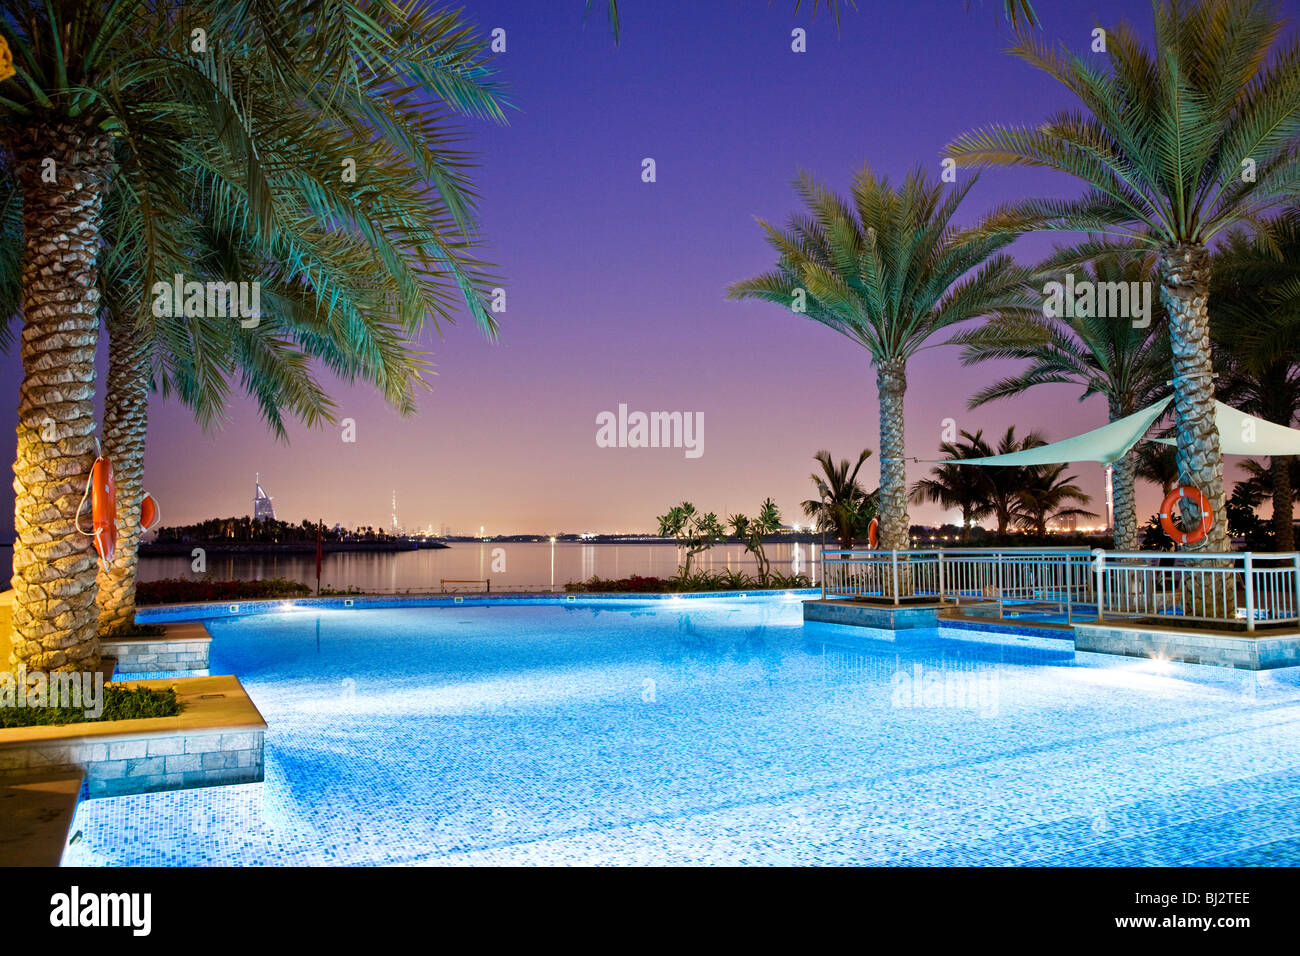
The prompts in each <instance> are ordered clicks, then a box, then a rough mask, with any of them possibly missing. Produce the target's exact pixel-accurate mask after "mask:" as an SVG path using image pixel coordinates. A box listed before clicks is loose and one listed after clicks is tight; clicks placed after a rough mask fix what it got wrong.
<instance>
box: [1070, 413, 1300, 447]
mask: <svg viewBox="0 0 1300 956" xmlns="http://www.w3.org/2000/svg"><path fill="white" fill-rule="evenodd" d="M1214 423H1215V424H1216V425H1218V426H1219V450H1220V451H1221V452H1223V454H1225V455H1269V456H1272V455H1300V430H1297V429H1295V428H1287V427H1286V426H1285V425H1278V424H1276V423H1274V422H1267V421H1265V420H1264V419H1262V418H1256V417H1255V416H1254V415H1247V414H1246V413H1245V412H1242V411H1238V410H1237V409H1235V408H1233V407H1232V406H1231V405H1225V404H1223V402H1215V403H1214ZM1116 424H1118V422H1116ZM1089 434H1091V433H1089ZM1079 437H1083V436H1079ZM1152 441H1157V442H1159V443H1160V444H1162V445H1176V444H1178V442H1177V440H1176V439H1173V438H1154V439H1152ZM1062 444H1064V443H1063V442H1062Z"/></svg>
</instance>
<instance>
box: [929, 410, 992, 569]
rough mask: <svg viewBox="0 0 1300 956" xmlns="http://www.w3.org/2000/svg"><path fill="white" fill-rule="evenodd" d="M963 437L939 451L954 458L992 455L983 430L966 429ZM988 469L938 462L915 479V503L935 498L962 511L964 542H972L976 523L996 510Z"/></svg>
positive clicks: (947, 506)
mask: <svg viewBox="0 0 1300 956" xmlns="http://www.w3.org/2000/svg"><path fill="white" fill-rule="evenodd" d="M961 439H962V440H961V441H956V442H944V443H943V444H941V445H940V446H939V450H940V451H941V452H943V454H944V456H945V457H946V458H949V459H951V460H953V461H959V460H960V459H962V458H979V457H983V456H984V455H986V454H992V451H991V450H990V449H989V448H988V447H987V445H985V444H984V439H983V437H982V433H979V432H977V433H975V434H973V435H972V434H971V433H970V432H967V431H963V432H962V433H961ZM988 470H989V469H986V468H981V467H979V466H978V465H935V466H934V467H933V468H931V469H930V477H928V478H921V479H918V480H917V481H915V482H913V484H912V491H911V500H912V503H913V504H917V505H919V504H922V503H924V502H927V501H931V502H934V503H935V504H938V505H942V506H943V507H944V508H948V509H956V510H958V511H960V512H961V523H962V541H964V542H967V543H969V542H970V535H971V528H972V527H974V525H975V522H976V521H979V520H980V519H981V518H987V517H988V516H989V515H991V514H993V512H994V508H993V505H992V504H991V503H990V502H989V478H988V474H987V472H988Z"/></svg>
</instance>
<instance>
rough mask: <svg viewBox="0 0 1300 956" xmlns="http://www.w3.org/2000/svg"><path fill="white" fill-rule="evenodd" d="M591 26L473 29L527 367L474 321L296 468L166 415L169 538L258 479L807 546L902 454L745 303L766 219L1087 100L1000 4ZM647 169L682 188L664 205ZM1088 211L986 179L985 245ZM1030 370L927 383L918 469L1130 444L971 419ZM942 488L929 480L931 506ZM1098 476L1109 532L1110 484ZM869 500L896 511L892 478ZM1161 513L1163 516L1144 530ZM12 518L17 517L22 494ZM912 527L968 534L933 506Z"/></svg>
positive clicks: (1072, 188) (770, 312) (456, 526)
mask: <svg viewBox="0 0 1300 956" xmlns="http://www.w3.org/2000/svg"><path fill="white" fill-rule="evenodd" d="M582 6H583V4H582V2H581V0H553V2H549V3H545V4H542V3H523V2H519V0H514V2H505V0H498V2H493V0H476V2H472V3H470V4H468V7H469V10H470V16H471V17H472V18H473V19H474V20H475V22H476V23H477V24H478V25H479V27H480V28H481V29H482V30H484V31H485V32H486V31H488V30H490V29H492V28H494V27H498V26H500V27H504V28H505V29H506V31H507V43H508V51H507V53H506V54H505V55H503V56H501V57H499V60H498V62H499V66H500V69H501V73H502V76H503V78H504V79H505V81H506V82H508V83H509V84H510V86H511V90H512V97H513V99H514V102H515V103H516V105H517V106H518V107H519V109H518V110H516V111H513V112H511V114H510V123H509V126H507V127H495V126H491V125H488V124H479V123H476V122H470V123H467V124H466V126H467V130H468V132H469V136H470V139H471V142H472V144H473V147H474V149H475V150H476V151H478V152H479V154H480V155H481V168H480V169H479V170H477V171H476V172H475V174H474V180H475V182H476V184H477V186H478V188H479V191H480V193H481V195H482V196H483V202H482V207H481V211H482V218H483V230H484V233H485V235H486V237H487V239H488V241H489V244H490V247H489V249H488V251H487V253H486V255H487V256H488V258H490V259H492V260H493V261H495V262H497V263H499V264H500V272H501V273H502V274H503V276H504V277H505V282H504V285H505V288H506V289H507V294H508V311H507V312H506V313H505V314H504V315H503V316H501V317H500V318H501V320H502V328H503V334H502V338H501V341H500V342H499V343H498V344H495V345H489V344H487V343H485V342H483V341H482V340H481V338H480V337H479V336H478V334H477V333H476V332H475V331H474V329H473V327H472V325H471V324H470V323H468V322H467V321H464V322H462V323H461V324H460V325H458V326H457V327H455V328H452V329H449V330H448V331H447V334H446V336H445V339H443V340H442V341H431V342H430V348H431V350H432V352H433V354H434V361H435V362H436V365H437V369H438V373H439V374H438V375H437V377H436V378H434V379H433V388H432V390H431V391H429V392H426V393H424V394H423V395H422V396H421V398H420V411H419V413H418V414H417V415H416V416H414V417H411V418H408V419H400V418H399V417H398V416H397V415H396V414H394V413H393V412H392V411H390V410H389V409H387V408H386V406H385V405H384V404H383V402H382V401H381V400H379V399H378V398H376V397H374V396H373V395H372V394H370V393H369V392H368V390H366V389H365V388H360V387H357V388H349V387H343V386H338V387H336V388H334V390H333V395H334V397H335V398H336V399H337V401H338V403H339V414H340V416H341V417H343V416H346V417H351V418H353V419H355V420H356V423H357V441H356V443H355V444H345V443H344V442H342V441H341V439H340V432H339V430H338V429H325V430H316V431H308V430H306V429H303V428H297V427H295V428H294V429H293V431H292V440H291V443H290V444H288V445H285V444H283V443H277V442H275V441H274V440H273V439H272V438H271V436H270V435H269V434H268V433H267V432H266V430H265V429H264V428H263V427H262V425H261V424H260V422H259V421H258V418H257V415H256V412H255V410H254V409H253V407H252V406H251V404H250V403H247V402H239V403H237V404H236V405H235V406H234V407H233V408H232V410H231V415H230V420H229V421H228V422H227V423H226V425H225V427H224V428H223V429H222V430H221V431H218V432H215V433H211V434H204V433H203V432H202V431H201V430H200V429H199V428H198V427H197V426H196V425H195V424H194V423H193V422H192V420H191V419H190V417H189V415H188V413H187V412H186V411H185V410H184V409H182V408H180V407H179V406H177V405H175V404H174V403H164V402H162V401H161V400H155V401H154V403H153V406H152V409H151V416H152V421H151V425H150V430H149V451H148V457H147V461H146V487H147V488H148V489H149V490H150V491H152V492H153V493H154V494H155V495H156V496H157V497H158V499H159V500H160V501H161V503H162V512H163V516H164V521H165V522H166V523H178V522H186V521H191V520H196V519H201V518H205V517H212V516H225V515H230V514H246V513H249V512H250V511H251V502H250V499H251V496H252V490H253V475H254V472H260V473H261V476H262V481H263V484H264V485H265V486H266V487H267V489H268V491H269V492H270V493H271V494H272V495H273V496H274V497H275V503H276V508H277V511H278V512H279V515H280V516H281V517H282V518H287V519H290V520H295V521H296V520H299V519H302V518H311V519H315V518H318V517H319V518H324V519H326V520H327V521H330V522H333V521H341V522H343V523H344V524H347V525H356V524H375V525H381V524H387V523H388V519H389V510H390V508H389V499H390V495H391V493H392V492H393V491H394V490H396V492H397V496H398V511H399V519H400V520H401V521H402V523H403V524H405V525H406V526H408V527H420V528H423V527H424V526H425V525H427V524H430V523H432V524H433V525H435V527H441V526H442V525H444V524H446V525H450V526H451V528H452V530H453V531H455V532H471V531H474V532H477V530H478V528H479V527H480V526H484V527H485V528H486V530H487V532H488V533H489V534H491V533H502V532H538V533H549V532H557V531H622V530H642V529H648V528H650V527H652V525H653V519H654V516H655V515H656V514H658V513H660V512H662V511H663V510H665V509H666V508H667V507H668V506H669V505H671V504H673V503H675V502H677V501H680V500H682V499H690V500H692V501H694V502H695V503H696V504H697V505H699V506H700V507H702V508H703V509H705V510H716V511H718V512H720V513H721V512H726V511H736V510H740V511H746V512H749V513H752V512H753V511H754V510H755V509H756V508H757V505H758V504H759V502H760V501H761V500H762V499H763V498H764V497H766V496H769V495H770V496H772V497H773V498H775V499H776V501H777V503H778V505H779V506H780V507H781V509H782V512H783V514H784V515H785V517H786V518H787V520H790V519H792V518H794V519H795V520H801V518H802V516H801V515H798V510H797V508H798V503H799V502H800V501H802V500H803V499H804V498H806V497H809V494H810V490H811V486H810V484H809V482H808V478H807V476H808V473H809V471H810V470H811V468H812V465H813V462H812V455H813V453H814V452H815V451H817V450H818V449H819V448H828V449H830V450H831V452H832V453H833V454H834V455H835V456H836V457H837V458H839V457H848V456H850V455H856V453H857V451H859V450H860V449H861V448H863V447H864V446H865V447H868V448H871V449H872V450H873V451H876V450H877V449H878V426H877V405H876V394H875V376H874V373H873V371H872V369H871V367H870V365H869V363H868V358H867V355H866V353H865V352H864V351H863V350H862V349H861V348H859V347H858V346H856V345H854V344H853V343H851V342H850V341H849V340H847V339H844V338H842V337H840V336H838V335H837V334H835V333H834V332H832V331H831V330H829V329H826V328H824V327H822V326H820V325H817V324H816V323H813V322H810V321H807V320H805V319H800V318H799V317H797V316H794V315H792V314H789V313H785V312H782V311H781V310H779V309H777V308H776V307H775V306H770V305H763V304H761V303H757V302H746V303H735V302H730V301H727V300H725V299H724V290H725V288H726V286H727V285H728V284H729V283H731V282H733V281H735V280H737V279H741V278H745V277H748V276H751V275H754V274H756V273H758V272H760V271H763V270H765V269H767V268H769V267H770V266H771V265H772V263H773V254H772V252H771V251H770V250H769V248H768V247H767V246H766V244H765V243H764V242H763V240H762V237H761V234H760V231H759V229H758V227H757V225H756V224H755V222H754V217H755V216H756V215H761V216H763V217H765V218H769V219H773V220H777V221H783V220H784V219H785V218H786V216H787V215H788V214H789V213H791V212H792V211H794V210H796V209H797V208H798V206H797V200H796V198H795V197H794V195H793V193H792V191H791V190H790V181H791V179H792V178H793V177H794V175H795V174H796V172H797V171H798V170H799V169H800V168H806V169H808V170H811V171H813V172H814V173H816V174H818V175H819V176H821V177H823V178H824V179H825V180H826V181H828V182H829V183H830V184H831V185H832V186H833V187H835V188H836V189H840V190H843V189H845V188H846V187H847V184H848V181H849V177H850V174H851V172H852V171H854V170H855V169H857V168H859V167H860V166H861V165H862V164H863V163H864V162H867V163H870V164H871V165H872V167H873V168H875V169H876V170H878V171H880V172H884V173H887V174H888V175H890V177H891V178H895V179H898V178H901V177H902V176H903V175H904V174H905V172H906V171H907V170H908V169H909V168H910V167H912V166H914V165H915V164H917V163H921V164H924V165H926V166H927V167H929V168H930V169H932V170H937V169H938V163H939V159H940V151H941V149H942V147H943V146H944V144H945V143H947V142H948V141H949V140H950V139H951V138H953V137H954V136H956V135H957V134H959V133H961V132H963V131H965V130H967V129H970V128H972V127H975V126H978V125H982V124H985V123H989V122H996V121H1001V122H1038V121H1040V120H1041V119H1043V118H1045V117H1046V116H1047V115H1048V113H1049V112H1051V111H1053V110H1055V109H1058V108H1061V107H1064V106H1070V105H1072V104H1071V103H1070V101H1069V99H1068V98H1067V97H1066V96H1065V95H1063V92H1062V91H1061V90H1060V89H1059V88H1058V87H1056V86H1055V84H1054V83H1053V82H1052V81H1050V80H1049V79H1047V78H1046V77H1044V76H1042V75H1041V74H1038V73H1037V72H1036V71H1034V70H1032V69H1031V68H1030V67H1028V66H1026V65H1025V64H1023V63H1021V62H1020V61H1018V60H1016V59H1014V58H1012V57H1010V56H1007V55H1005V54H1004V53H1003V52H1002V51H1003V50H1004V49H1005V48H1006V46H1007V38H1008V32H1007V29H1006V27H1005V25H1004V24H1002V22H1001V21H1000V18H999V11H1000V9H1001V3H1000V2H998V0H985V2H984V3H983V4H982V5H981V3H980V2H979V0H976V3H975V4H974V6H973V9H972V10H971V11H970V12H969V13H967V12H966V10H965V8H964V4H963V3H962V0H920V2H918V0H872V2H869V3H863V4H860V7H861V9H860V10H859V11H858V12H854V11H851V10H850V11H847V12H846V14H845V16H844V20H843V30H842V32H841V33H840V34H839V35H837V34H836V32H835V30H834V27H833V25H832V23H831V22H830V21H829V19H828V18H827V17H826V16H825V15H824V14H822V15H821V16H819V17H818V18H817V20H816V21H810V17H809V15H808V12H807V10H805V11H804V12H802V13H801V14H800V15H799V16H798V17H792V16H791V12H790V7H791V6H792V4H791V3H790V2H788V0H776V2H774V3H772V4H771V5H768V4H765V3H763V2H762V0H714V2H709V3H700V2H698V0H653V2H650V0H625V3H624V4H623V6H624V11H623V16H624V21H623V29H624V35H623V40H622V43H621V45H619V46H617V47H616V46H615V45H614V43H613V40H612V38H611V37H610V35H609V31H608V28H607V26H606V24H605V21H604V19H603V17H599V16H597V15H596V13H595V12H593V14H592V17H591V19H590V21H589V22H587V23H586V25H585V27H584V24H583V18H582ZM596 6H597V7H600V6H601V4H600V3H597V4H596ZM809 6H810V4H807V3H806V4H805V7H809ZM1036 6H1037V7H1038V9H1039V12H1040V14H1041V16H1042V19H1043V21H1044V25H1043V29H1044V32H1045V34H1046V35H1047V36H1049V37H1051V38H1054V39H1055V38H1060V39H1064V40H1066V41H1067V42H1068V43H1069V44H1070V45H1071V46H1072V47H1074V48H1075V49H1079V50H1083V49H1086V47H1087V44H1088V42H1089V40H1090V31H1091V29H1092V28H1093V26H1094V25H1095V24H1096V23H1097V22H1098V21H1100V22H1101V23H1103V24H1113V23H1115V22H1116V21H1117V20H1118V19H1119V18H1120V17H1121V16H1128V17H1130V18H1131V19H1133V20H1134V21H1135V22H1136V23H1137V25H1138V26H1139V27H1140V28H1143V30H1144V31H1145V30H1146V29H1147V25H1148V22H1149V18H1150V14H1149V7H1148V5H1147V4H1146V3H1145V2H1141V0H1128V2H1116V0H1105V2H1102V0H1080V2H1070V3H1064V2H1052V0H1040V2H1038V3H1037V4H1036ZM1288 6H1289V7H1291V8H1293V9H1294V7H1295V5H1294V4H1289V5H1288ZM1292 15H1293V16H1294V12H1293V13H1292ZM795 26H803V27H806V28H807V29H808V52H806V53H802V54H798V53H793V52H791V50H790V31H791V29H792V28H793V27H795ZM1290 32H1292V33H1294V27H1292V28H1291V29H1290ZM645 157H653V158H654V159H655V161H656V163H657V173H658V181H657V182H656V183H653V184H647V183H643V182H642V181H641V175H640V173H641V161H642V159H643V158H645ZM1077 189H1078V187H1077V185H1076V184H1074V183H1073V182H1072V181H1071V180H1069V179H1067V178H1064V177H1059V176H1056V175H1053V174H1048V173H1042V172H1035V171H1029V172H1026V171H990V172H987V173H985V174H984V176H983V178H982V180H981V182H980V183H979V184H978V185H977V186H976V188H975V189H974V190H973V191H972V193H971V195H970V197H969V198H968V200H967V204H966V206H965V208H964V217H963V218H964V219H965V220H967V221H970V220H973V219H974V218H976V217H977V216H979V215H980V214H982V213H983V212H984V211H986V210H987V209H988V208H989V207H991V206H993V205H994V204H996V203H998V202H1001V201H1004V200H1007V199H1010V198H1014V197H1018V196H1028V195H1052V194H1057V195H1067V194H1072V193H1074V192H1076V191H1077ZM1051 244H1052V240H1051V239H1049V238H1043V237H1031V238H1029V239H1025V240H1022V241H1021V242H1020V243H1018V244H1017V246H1016V247H1015V250H1014V251H1015V252H1016V253H1017V254H1018V255H1021V256H1023V257H1024V258H1025V259H1026V260H1029V259H1033V258H1035V257H1037V256H1038V255H1040V254H1042V253H1043V252H1045V251H1047V250H1048V249H1049V248H1050V246H1051ZM0 363H2V364H0V369H2V370H3V386H2V387H0V408H3V409H5V415H6V416H7V424H5V426H4V428H3V431H2V432H0V435H2V436H3V437H0V457H2V458H5V459H6V460H12V457H13V448H14V445H13V430H12V427H11V426H12V421H13V409H14V408H15V407H16V404H17V381H18V376H19V373H20V365H19V361H18V358H17V356H16V355H10V356H7V357H4V358H2V359H0ZM102 367H104V366H102V365H101V368H102ZM1008 368H1010V366H1009V365H1002V366H1000V367H994V366H984V367H978V368H974V369H963V368H961V366H960V365H959V364H958V361H957V351H956V349H953V348H936V349H932V350H930V351H926V352H923V353H922V354H921V355H919V356H918V357H917V358H916V359H915V360H914V361H913V362H912V363H911V365H910V367H909V391H908V396H907V405H906V414H907V445H908V454H909V455H916V456H920V457H923V458H924V457H937V448H936V446H937V444H938V442H939V432H940V428H941V422H942V420H943V419H945V418H948V417H951V418H954V419H956V421H957V423H958V425H959V427H961V428H967V429H971V430H974V429H976V428H983V429H984V430H985V434H986V435H989V434H996V433H998V432H1000V431H1001V430H1003V429H1005V428H1006V426H1007V425H1009V424H1013V423H1014V424H1015V425H1016V426H1017V429H1018V430H1020V431H1024V430H1028V429H1031V428H1038V429H1041V430H1043V431H1045V432H1046V433H1047V435H1048V437H1049V438H1050V439H1058V438H1064V437H1067V436H1069V435H1072V434H1076V433H1077V432H1079V431H1083V430H1085V429H1088V428H1092V427H1096V426H1097V425H1100V424H1103V423H1104V416H1105V409H1104V405H1103V403H1102V402H1101V401H1100V400H1097V399H1093V400H1090V401H1089V402H1087V403H1083V404H1080V403H1079V402H1078V401H1077V391H1076V390H1072V389H1069V388H1065V387H1050V388H1046V389H1042V390H1041V391H1039V392H1038V393H1037V394H1033V393H1031V395H1030V396H1028V397H1025V398H1022V399H1018V400H1012V401H1004V402H1000V403H997V404H995V405H992V406H988V407H985V408H983V409H979V410H976V411H967V410H966V399H967V397H968V396H969V395H970V394H971V393H972V392H973V391H975V389H976V388H978V387H979V386H981V385H983V384H986V383H987V382H989V381H990V380H991V379H992V378H994V377H995V376H997V375H999V374H1005V373H1006V371H1007V370H1008ZM619 403H626V404H627V405H628V406H629V408H630V409H634V410H635V409H640V410H646V411H650V410H675V411H683V412H702V413H703V416H704V422H705V428H704V454H703V456H702V457H700V458H698V459H687V458H686V457H685V455H684V454H683V452H682V450H680V449H612V448H599V447H597V444H596V441H595V435H596V416H597V414H598V413H600V412H601V411H605V410H611V411H612V410H615V409H617V407H618V405H619ZM925 467H926V466H920V465H915V464H909V470H908V477H909V481H910V480H914V479H916V478H917V477H920V476H921V475H922V473H923V472H924V469H925ZM1073 471H1074V473H1076V474H1077V475H1078V476H1079V478H1080V480H1081V483H1082V484H1083V485H1084V486H1085V488H1087V489H1088V490H1089V491H1091V492H1093V493H1094V495H1095V504H1096V507H1097V508H1098V509H1099V510H1104V505H1103V504H1102V501H1101V497H1100V491H1101V467H1100V466H1098V465H1093V464H1087V463H1084V464H1080V465H1077V466H1076V467H1075V468H1074V469H1073ZM864 473H865V474H866V476H867V481H868V484H869V485H871V486H874V485H875V484H876V481H877V475H878V470H877V462H876V461H875V459H874V458H873V460H872V461H871V462H870V463H869V464H868V466H866V468H865V469H864ZM1158 499H1159V495H1158V494H1157V492H1156V491H1155V490H1154V489H1153V488H1150V487H1145V488H1143V489H1142V490H1141V492H1140V495H1139V507H1140V509H1141V512H1142V513H1143V514H1144V515H1145V514H1149V513H1151V512H1152V511H1154V509H1155V506H1156V504H1157V503H1158ZM0 508H2V509H3V510H4V513H5V514H12V493H11V492H10V491H9V490H8V488H5V489H4V491H3V492H0ZM912 514H913V518H914V520H920V521H931V522H932V521H937V520H940V519H941V518H943V517H944V515H943V514H942V512H941V511H940V509H938V508H937V507H935V506H924V507H917V508H913V510H912ZM0 529H2V530H0V539H5V538H8V537H10V526H9V525H7V524H6V525H0Z"/></svg>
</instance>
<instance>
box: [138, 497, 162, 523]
mask: <svg viewBox="0 0 1300 956" xmlns="http://www.w3.org/2000/svg"><path fill="white" fill-rule="evenodd" d="M161 517H162V509H161V508H159V507H158V502H157V500H156V499H155V498H154V496H153V495H151V494H149V492H147V491H146V492H145V493H144V497H143V498H141V499H140V530H141V531H148V530H149V529H150V528H152V527H153V526H154V525H156V524H157V523H158V519H159V518H161Z"/></svg>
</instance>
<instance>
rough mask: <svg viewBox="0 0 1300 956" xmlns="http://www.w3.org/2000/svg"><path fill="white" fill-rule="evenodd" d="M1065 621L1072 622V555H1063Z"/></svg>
mask: <svg viewBox="0 0 1300 956" xmlns="http://www.w3.org/2000/svg"><path fill="white" fill-rule="evenodd" d="M1062 567H1063V568H1064V569H1065V623H1066V624H1073V623H1074V555H1072V554H1067V555H1065V563H1064V564H1063V565H1062Z"/></svg>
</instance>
